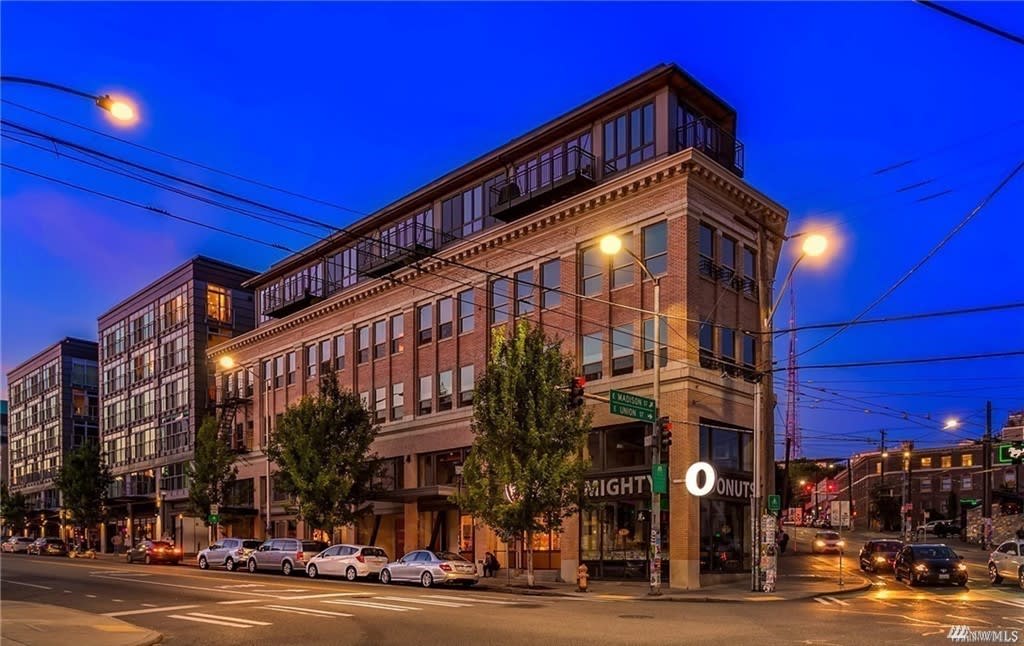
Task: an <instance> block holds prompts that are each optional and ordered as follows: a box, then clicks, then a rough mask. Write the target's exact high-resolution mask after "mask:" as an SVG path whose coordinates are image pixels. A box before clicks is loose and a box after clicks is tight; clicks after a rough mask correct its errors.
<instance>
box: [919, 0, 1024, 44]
mask: <svg viewBox="0 0 1024 646" xmlns="http://www.w3.org/2000/svg"><path fill="white" fill-rule="evenodd" d="M916 2H917V4H919V5H921V6H923V7H927V8H929V9H933V10H935V11H938V12H939V13H944V14H946V15H947V16H949V17H951V18H956V19H957V20H960V21H963V22H966V23H967V24H968V25H971V26H974V27H977V28H978V29H984V30H985V31H987V32H989V33H991V34H995V35H996V36H999V37H1001V38H1005V39H1006V40H1008V41H1010V42H1013V43H1017V44H1018V45H1024V38H1022V37H1020V36H1018V35H1017V34H1012V33H1010V32H1008V31H1006V30H1004V29H1000V28H999V27H993V26H992V25H990V24H988V23H986V22H982V21H980V20H978V19H977V18H971V17H970V16H968V15H966V14H962V13H960V12H959V11H953V10H952V9H950V8H948V7H943V6H942V5H940V4H939V3H937V2H930V0H916Z"/></svg>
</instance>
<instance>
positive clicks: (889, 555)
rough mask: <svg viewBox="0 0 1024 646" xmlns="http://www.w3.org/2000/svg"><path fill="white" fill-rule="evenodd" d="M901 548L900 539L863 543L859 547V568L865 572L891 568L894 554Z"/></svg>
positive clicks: (894, 557)
mask: <svg viewBox="0 0 1024 646" xmlns="http://www.w3.org/2000/svg"><path fill="white" fill-rule="evenodd" d="M902 548H903V542H902V541H894V540H876V541H868V542H867V543H864V547H862V548H861V549H860V569H861V570H864V571H865V572H877V571H879V570H883V569H892V564H893V562H894V561H895V560H896V555H897V554H899V553H900V549H902Z"/></svg>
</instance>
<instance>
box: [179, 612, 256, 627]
mask: <svg viewBox="0 0 1024 646" xmlns="http://www.w3.org/2000/svg"><path fill="white" fill-rule="evenodd" d="M167 616H168V617H170V618H171V619H184V620H185V621H196V622H199V623H203V624H216V625H218V626H230V627H231V628H255V626H253V625H252V624H240V623H235V622H232V621H215V620H213V619H203V618H202V617H190V616H189V615H167ZM268 625H269V624H268Z"/></svg>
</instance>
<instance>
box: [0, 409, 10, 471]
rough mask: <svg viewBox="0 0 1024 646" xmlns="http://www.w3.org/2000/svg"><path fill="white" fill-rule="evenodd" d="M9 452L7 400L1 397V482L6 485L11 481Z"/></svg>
mask: <svg viewBox="0 0 1024 646" xmlns="http://www.w3.org/2000/svg"><path fill="white" fill-rule="evenodd" d="M7 453H8V444H7V400H6V399H0V483H2V484H4V485H6V484H7V483H8V482H9V476H8V474H7V467H8V466H10V458H9V457H8V455H7Z"/></svg>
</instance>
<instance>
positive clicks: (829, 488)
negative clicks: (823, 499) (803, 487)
mask: <svg viewBox="0 0 1024 646" xmlns="http://www.w3.org/2000/svg"><path fill="white" fill-rule="evenodd" d="M828 490H829V493H832V492H833V491H835V490H836V483H834V482H830V483H828Z"/></svg>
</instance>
